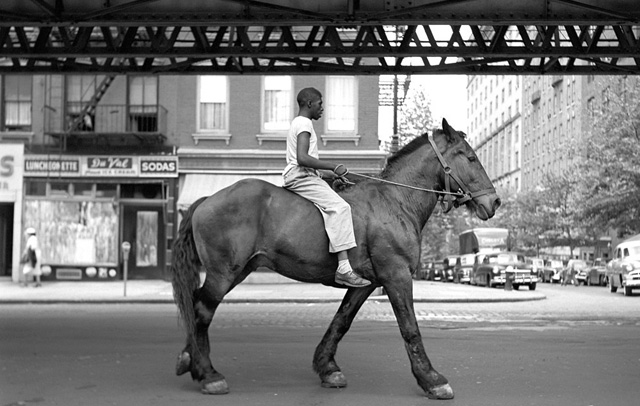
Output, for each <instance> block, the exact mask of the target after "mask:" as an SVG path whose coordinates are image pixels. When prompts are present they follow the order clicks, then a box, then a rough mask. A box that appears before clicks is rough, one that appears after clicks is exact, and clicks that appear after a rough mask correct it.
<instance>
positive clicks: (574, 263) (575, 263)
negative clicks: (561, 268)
mask: <svg viewBox="0 0 640 406" xmlns="http://www.w3.org/2000/svg"><path fill="white" fill-rule="evenodd" d="M587 268H589V265H588V264H587V261H585V260H584V259H570V260H569V262H567V266H566V267H565V272H566V276H567V278H568V277H569V276H570V272H573V275H574V277H575V279H574V280H573V281H571V282H572V283H573V282H574V281H575V283H576V284H577V285H579V284H580V280H579V279H578V275H579V274H580V272H581V271H585V273H583V275H585V274H586V270H587ZM585 280H586V279H585ZM585 280H583V283H584V281H585Z"/></svg>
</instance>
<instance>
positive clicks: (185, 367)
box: [176, 352, 191, 376]
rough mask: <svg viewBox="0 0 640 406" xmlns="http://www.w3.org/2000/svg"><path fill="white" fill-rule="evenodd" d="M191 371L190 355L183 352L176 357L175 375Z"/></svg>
mask: <svg viewBox="0 0 640 406" xmlns="http://www.w3.org/2000/svg"><path fill="white" fill-rule="evenodd" d="M190 369H191V355H190V354H189V353H188V352H183V353H182V354H180V355H178V362H176V375H178V376H179V375H182V374H186V373H187V372H189V370H190Z"/></svg>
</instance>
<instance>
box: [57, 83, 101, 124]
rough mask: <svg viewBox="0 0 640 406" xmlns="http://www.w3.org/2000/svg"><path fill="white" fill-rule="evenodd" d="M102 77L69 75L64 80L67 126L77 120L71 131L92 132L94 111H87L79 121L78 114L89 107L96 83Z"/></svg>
mask: <svg viewBox="0 0 640 406" xmlns="http://www.w3.org/2000/svg"><path fill="white" fill-rule="evenodd" d="M103 79H104V76H95V75H71V76H67V78H66V86H67V95H66V98H67V118H68V120H69V123H68V124H69V125H71V124H73V122H74V121H76V120H77V122H76V125H75V126H74V128H72V130H79V131H94V127H95V110H91V111H88V112H86V113H85V114H84V117H83V118H82V119H80V118H79V117H80V114H81V113H82V111H83V110H84V109H85V108H86V107H87V106H88V105H89V103H90V102H91V99H92V98H93V96H94V95H95V94H96V89H97V83H98V82H99V81H102V80H103Z"/></svg>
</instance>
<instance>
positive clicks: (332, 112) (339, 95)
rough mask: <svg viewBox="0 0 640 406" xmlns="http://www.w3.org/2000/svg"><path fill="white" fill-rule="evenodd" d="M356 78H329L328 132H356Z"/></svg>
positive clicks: (327, 101) (327, 97) (327, 99)
mask: <svg viewBox="0 0 640 406" xmlns="http://www.w3.org/2000/svg"><path fill="white" fill-rule="evenodd" d="M357 97H358V95H357V86H356V78H355V77H354V76H328V77H327V94H326V96H325V100H324V103H325V106H326V110H327V130H328V131H342V132H356V131H357V129H356V107H357V106H356V100H357Z"/></svg>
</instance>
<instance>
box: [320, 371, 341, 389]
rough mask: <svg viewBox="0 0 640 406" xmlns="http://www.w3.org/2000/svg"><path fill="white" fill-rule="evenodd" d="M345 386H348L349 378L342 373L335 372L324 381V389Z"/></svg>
mask: <svg viewBox="0 0 640 406" xmlns="http://www.w3.org/2000/svg"><path fill="white" fill-rule="evenodd" d="M345 386H347V378H345V377H344V374H343V373H342V372H341V371H336V372H333V373H331V375H329V376H327V377H325V378H324V379H322V387H323V388H344V387H345Z"/></svg>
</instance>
